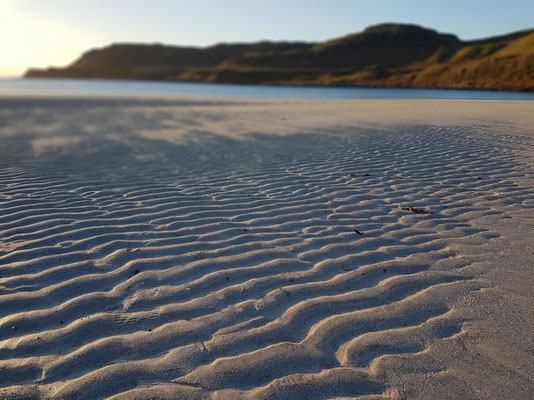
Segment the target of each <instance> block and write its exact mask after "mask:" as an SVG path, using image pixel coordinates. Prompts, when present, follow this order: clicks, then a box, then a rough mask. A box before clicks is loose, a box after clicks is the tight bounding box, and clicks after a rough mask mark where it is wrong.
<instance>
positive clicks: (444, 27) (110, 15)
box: [0, 0, 534, 76]
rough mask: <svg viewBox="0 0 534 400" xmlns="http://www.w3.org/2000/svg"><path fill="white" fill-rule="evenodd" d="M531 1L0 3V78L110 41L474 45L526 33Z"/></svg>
mask: <svg viewBox="0 0 534 400" xmlns="http://www.w3.org/2000/svg"><path fill="white" fill-rule="evenodd" d="M532 16H534V0H506V1H504V0H365V1H364V0H329V1H325V0H320V1H319V0H268V1H267V0H187V1H183V0H0V76H19V75H21V74H22V73H23V72H24V71H25V70H26V69H27V68H29V67H48V66H65V65H68V64H70V63H71V62H73V61H74V60H75V59H76V58H78V57H79V56H80V55H81V54H82V53H83V52H84V51H86V50H89V49H90V48H95V47H102V46H106V45H108V44H110V43H116V42H141V43H165V44H177V45H198V46H205V45H210V44H214V43H219V42H251V41H258V40H265V39H269V40H302V41H321V40H325V39H331V38H334V37H338V36H343V35H345V34H348V33H352V32H359V31H361V30H363V29H365V28H366V27H367V26H369V25H374V24H378V23H383V22H399V23H414V24H418V25H423V26H425V27H429V28H433V29H437V30H438V31H441V32H446V33H454V34H456V35H458V36H459V37H460V38H461V39H464V40H468V39H475V38H482V37H488V36H494V35H499V34H504V33H509V32H513V31H517V30H522V29H527V28H533V27H534V19H533V18H532Z"/></svg>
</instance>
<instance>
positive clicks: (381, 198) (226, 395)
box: [0, 97, 534, 400]
mask: <svg viewBox="0 0 534 400" xmlns="http://www.w3.org/2000/svg"><path fill="white" fill-rule="evenodd" d="M533 106H534V104H533V103H532V102H528V101H463V100H343V101H342V100H298V101H297V100H268V101H267V100H265V101H263V100H256V101H252V100H234V101H226V100H224V101H223V100H221V101H215V100H193V99H184V100H172V99H111V98H22V97H19V98H0V205H1V207H0V399H101V398H111V399H146V398H154V399H178V398H184V399H196V398H198V399H203V398H210V397H211V398H218V399H233V400H235V399H242V398H247V399H248V398H250V399H316V398H317V399H327V398H346V399H348V398H362V399H367V400H369V399H501V398H502V399H532V398H533V396H534V380H533V377H534V334H533V333H532V332H533V331H532V327H533V326H534V295H533V290H532V288H533V287H534V274H533V261H532V260H533V259H534V237H533V236H532V232H534V213H533V210H534V129H533V128H534V115H533V113H532V109H534V107H533Z"/></svg>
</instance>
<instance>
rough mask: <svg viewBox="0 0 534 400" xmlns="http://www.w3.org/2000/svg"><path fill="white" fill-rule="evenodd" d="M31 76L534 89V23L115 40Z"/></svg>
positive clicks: (409, 26) (390, 27)
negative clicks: (480, 31)
mask: <svg viewBox="0 0 534 400" xmlns="http://www.w3.org/2000/svg"><path fill="white" fill-rule="evenodd" d="M27 76H30V77H56V76H57V77H89V78H127V79H159V80H179V81H199V82H225V83H253V84H279V85H287V84H293V85H339V86H384V87H426V88H463V89H467V88H472V89H498V90H529V91H532V90H534V30H532V31H524V32H517V33H514V34H510V35H507V36H502V37H497V38H490V39H485V40H479V41H472V42H461V41H460V40H459V39H457V38H456V37H455V36H452V35H443V34H439V33H437V32H435V31H431V30H427V29H423V28H420V27H415V26H411V25H392V24H387V25H380V26H376V27H371V28H368V29H367V30H366V31H364V32H363V33H360V34H353V35H348V36H345V37H343V38H339V39H334V40H330V41H327V42H323V43H318V44H311V43H270V42H262V43H255V44H249V45H244V44H236V45H218V46H212V47H209V48H205V49H199V48H180V47H169V46H145V45H114V46H110V47H107V48H104V49H100V50H92V51H89V52H87V53H86V54H84V55H83V56H82V57H81V58H80V59H79V60H77V61H76V62H75V63H73V64H72V65H71V66H69V67H67V68H64V69H48V70H44V71H43V70H30V71H29V73H28V74H27Z"/></svg>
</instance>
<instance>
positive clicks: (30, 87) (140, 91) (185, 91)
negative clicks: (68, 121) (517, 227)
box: [0, 78, 534, 100]
mask: <svg viewBox="0 0 534 400" xmlns="http://www.w3.org/2000/svg"><path fill="white" fill-rule="evenodd" d="M13 95H15V96H61V95H68V96H91V95H94V96H132V97H139V96H141V97H147V96H155V97H161V96H165V97H203V98H212V97H217V98H221V97H222V98H256V99H257V98H260V99H261V98H269V99H387V98H389V99H477V100H534V93H525V92H496V91H481V90H449V89H392V88H362V87H309V86H306V87H302V86H268V85H236V84H222V83H186V82H159V81H132V80H107V79H106V80H104V79H102V80H100V79H23V78H2V79H0V96H13Z"/></svg>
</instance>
